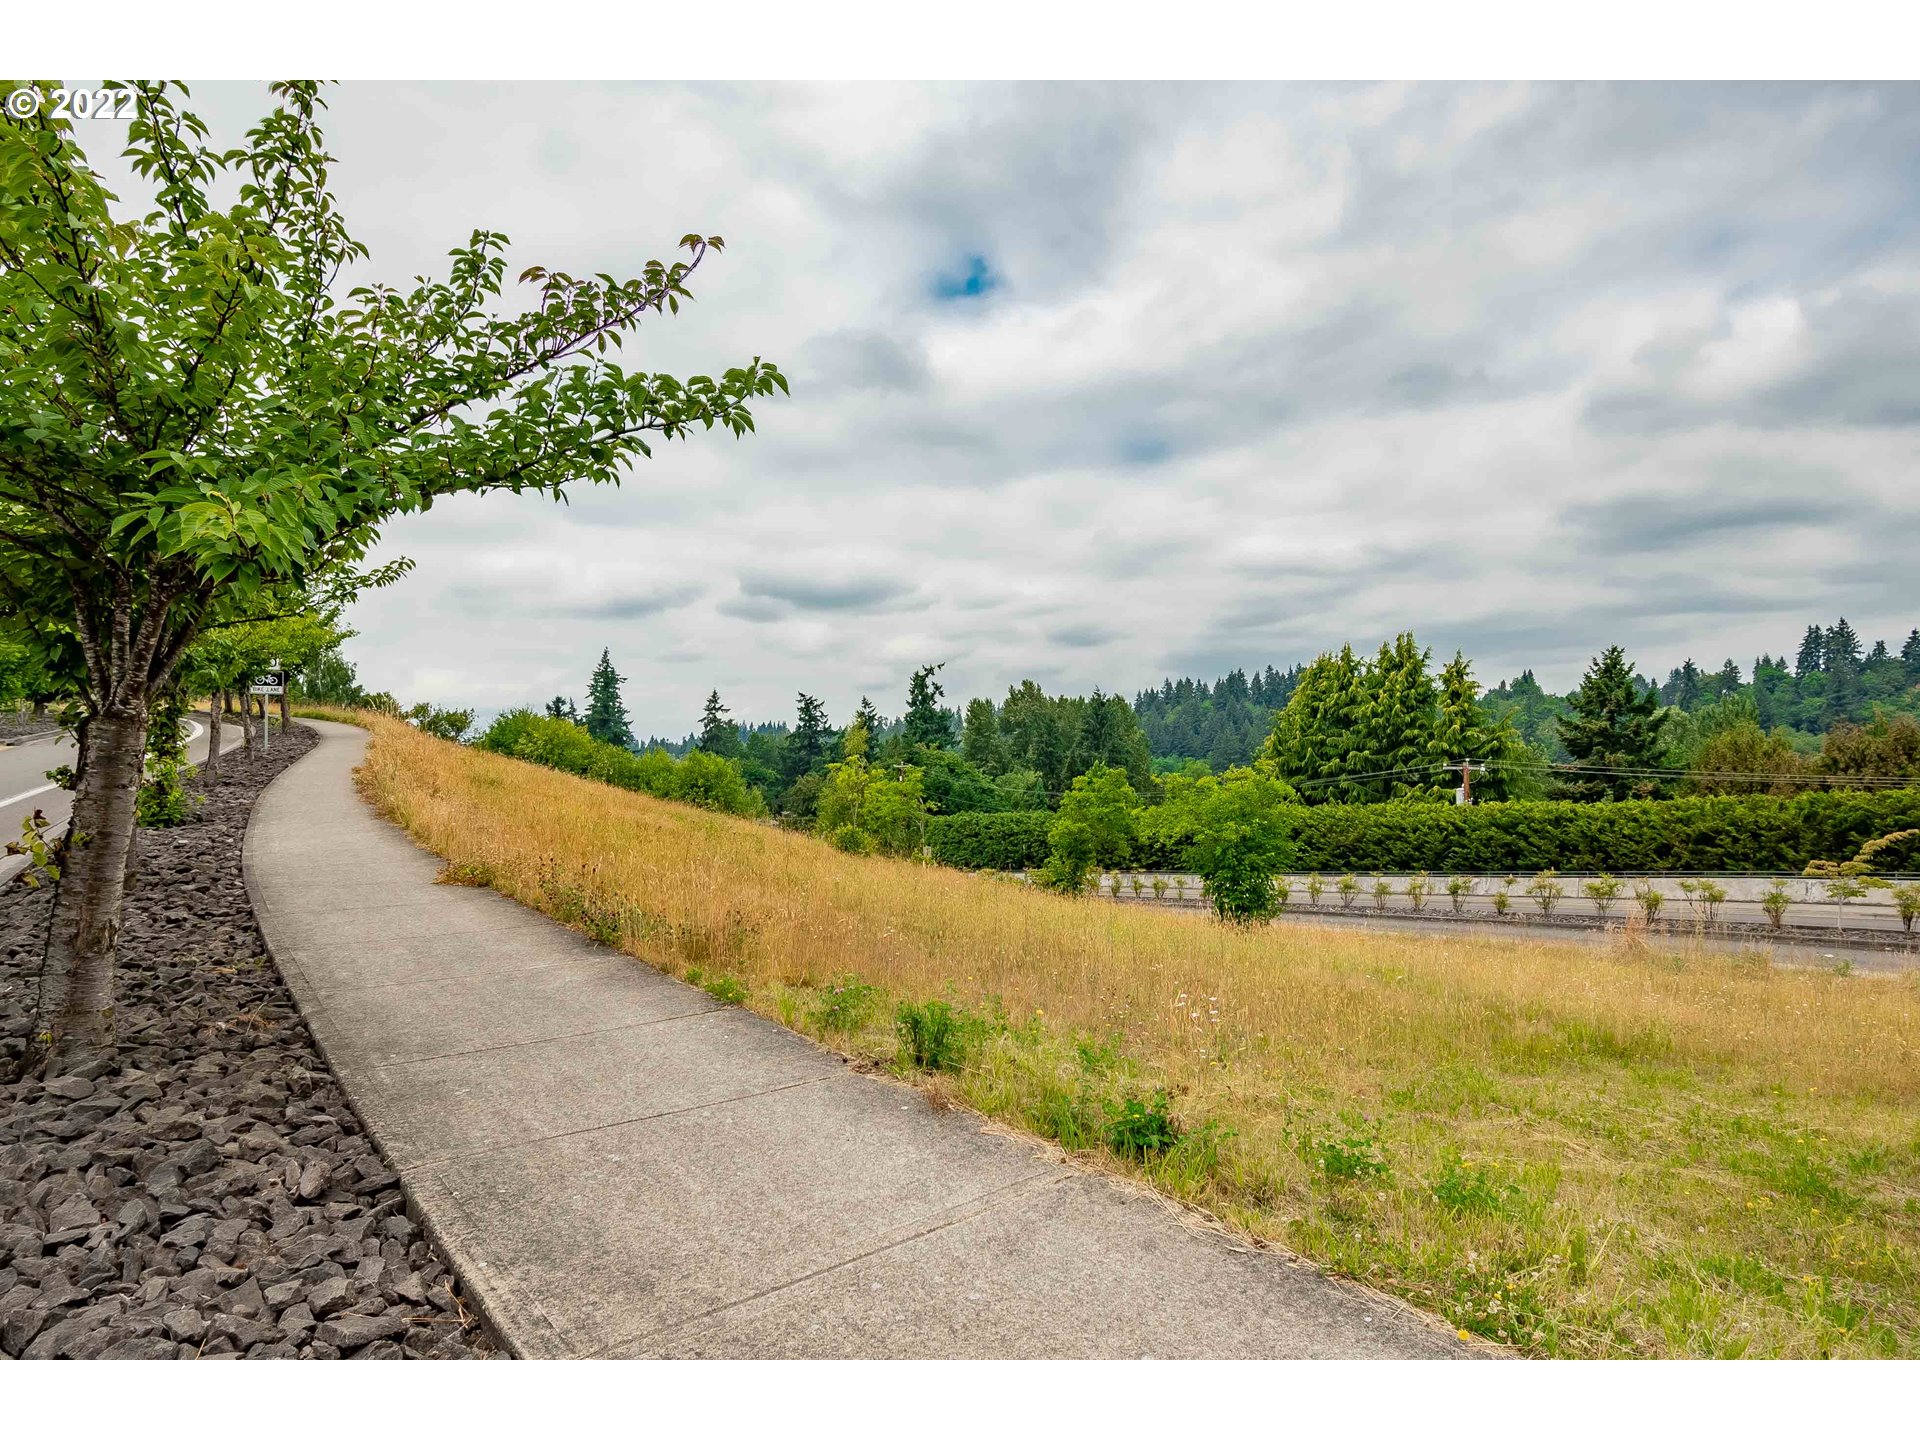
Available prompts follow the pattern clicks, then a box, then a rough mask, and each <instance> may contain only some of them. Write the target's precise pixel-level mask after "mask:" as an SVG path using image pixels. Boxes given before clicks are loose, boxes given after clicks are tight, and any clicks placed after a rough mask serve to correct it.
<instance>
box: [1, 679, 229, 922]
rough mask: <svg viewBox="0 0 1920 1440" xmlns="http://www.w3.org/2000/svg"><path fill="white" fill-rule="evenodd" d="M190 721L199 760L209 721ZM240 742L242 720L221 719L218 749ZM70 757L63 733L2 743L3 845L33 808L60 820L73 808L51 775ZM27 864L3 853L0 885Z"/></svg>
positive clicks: (190, 748) (190, 752)
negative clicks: (228, 720)
mask: <svg viewBox="0 0 1920 1440" xmlns="http://www.w3.org/2000/svg"><path fill="white" fill-rule="evenodd" d="M186 724H187V758H188V759H189V760H191V761H193V762H194V763H196V764H198V763H199V762H200V761H202V760H205V759H206V758H207V724H206V721H205V720H204V719H203V718H200V717H197V716H196V717H194V718H191V719H189V720H188V721H187V722H186ZM239 743H240V726H239V724H238V723H237V722H233V723H229V724H226V725H223V726H222V727H221V730H220V753H221V754H223V755H224V754H226V753H227V752H228V751H230V750H232V749H233V748H234V747H235V746H237V745H238V744H239ZM72 763H73V739H72V737H71V736H69V735H67V734H65V733H60V734H56V735H50V736H48V737H47V738H45V739H43V740H30V741H28V742H26V743H25V744H22V745H6V746H0V845H3V844H4V843H5V842H6V841H9V840H17V839H19V838H20V826H21V824H22V823H23V822H24V821H25V820H26V818H27V817H28V816H29V815H31V814H32V813H33V812H34V811H35V810H41V811H44V812H45V813H46V816H47V818H48V819H49V820H51V821H53V822H54V824H56V825H58V824H62V823H64V822H65V820H66V818H67V816H68V814H69V813H70V812H71V811H72V809H73V792H71V791H69V790H62V789H60V788H59V787H58V786H56V785H55V784H54V783H53V782H52V781H51V780H49V779H47V771H49V770H51V769H53V767H54V766H56V765H71V764H72ZM25 867H26V859H25V857H23V856H19V855H0V885H4V884H5V883H6V882H7V881H9V880H11V879H12V878H13V877H14V875H16V874H17V873H18V872H19V871H21V870H22V869H24V868H25Z"/></svg>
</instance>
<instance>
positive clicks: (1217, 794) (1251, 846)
mask: <svg viewBox="0 0 1920 1440" xmlns="http://www.w3.org/2000/svg"><path fill="white" fill-rule="evenodd" d="M1299 798H1300V797H1299V795H1298V794H1297V793H1296V792H1295V791H1294V789H1293V787H1292V786H1290V785H1288V784H1287V783H1286V782H1285V781H1283V780H1277V779H1274V778H1273V777H1272V776H1270V775H1264V774H1261V773H1259V772H1258V771H1257V770H1254V769H1249V768H1245V767H1242V768H1237V769H1233V770H1229V771H1228V772H1227V773H1226V774H1225V775H1223V776H1221V777H1220V778H1218V779H1215V778H1214V777H1213V776H1211V775H1209V776H1205V777H1202V778H1201V779H1200V780H1199V781H1198V782H1197V783H1196V785H1195V787H1194V793H1193V795H1192V796H1191V797H1190V798H1189V800H1188V802H1187V809H1188V813H1189V816H1190V821H1189V824H1190V826H1191V831H1190V833H1191V835H1192V839H1191V841H1190V843H1189V845H1188V849H1187V860H1188V863H1189V864H1190V865H1192V866H1193V868H1194V869H1195V871H1197V872H1198V873H1199V875H1200V878H1201V881H1202V883H1203V885H1204V888H1205V892H1206V896H1207V898H1208V899H1209V900H1211V901H1212V902H1213V909H1214V913H1215V914H1216V915H1218V916H1219V917H1220V918H1221V919H1222V920H1226V921H1230V922H1232V923H1234V924H1241V925H1246V924H1252V923H1254V922H1255V921H1259V920H1269V919H1271V918H1273V916H1275V915H1276V914H1278V913H1279V911H1280V907H1281V903H1282V899H1281V894H1280V890H1279V887H1278V885H1277V884H1276V877H1277V876H1279V875H1280V873H1281V872H1282V871H1284V870H1285V869H1286V868H1287V866H1288V865H1289V863H1291V861H1292V857H1293V846H1292V842H1291V838H1290V837H1291V833H1292V832H1291V826H1290V825H1289V824H1288V820H1287V817H1288V814H1289V807H1292V806H1295V805H1297V804H1298V803H1299ZM1294 813H1297V812H1294Z"/></svg>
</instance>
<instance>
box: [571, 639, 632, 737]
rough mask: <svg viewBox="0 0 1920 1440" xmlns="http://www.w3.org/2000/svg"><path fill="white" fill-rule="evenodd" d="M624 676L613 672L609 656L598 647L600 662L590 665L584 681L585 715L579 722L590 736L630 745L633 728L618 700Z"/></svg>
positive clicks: (624, 708) (624, 707)
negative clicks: (590, 674) (589, 672)
mask: <svg viewBox="0 0 1920 1440" xmlns="http://www.w3.org/2000/svg"><path fill="white" fill-rule="evenodd" d="M625 678H626V677H625V676H622V675H616V674H615V673H614V670H613V660H612V657H611V656H610V655H609V654H608V653H607V652H606V651H605V650H602V651H601V652H600V663H599V664H598V665H596V666H594V667H593V678H592V679H590V680H588V681H587V715H586V720H585V721H584V722H583V723H584V724H585V725H586V727H587V733H588V734H589V735H591V736H593V738H594V739H596V740H602V741H605V742H606V743H607V744H609V745H623V746H625V747H627V748H628V749H631V748H633V731H632V729H631V728H629V726H628V725H627V707H626V706H624V705H622V704H621V703H620V682H621V681H622V680H623V679H625Z"/></svg>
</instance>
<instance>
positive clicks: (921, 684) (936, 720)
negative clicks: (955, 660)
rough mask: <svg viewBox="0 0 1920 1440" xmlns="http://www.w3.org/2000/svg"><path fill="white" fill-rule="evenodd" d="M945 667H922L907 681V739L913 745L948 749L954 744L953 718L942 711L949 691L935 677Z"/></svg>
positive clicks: (905, 733)
mask: <svg viewBox="0 0 1920 1440" xmlns="http://www.w3.org/2000/svg"><path fill="white" fill-rule="evenodd" d="M945 668H946V667H945V666H944V665H922V666H921V667H920V668H919V669H918V670H916V671H914V672H913V678H912V679H911V680H909V681H908V682H907V716H906V730H905V732H904V737H903V738H904V739H905V740H906V743H907V744H908V745H910V746H920V745H924V746H926V747H928V748H929V749H934V750H946V749H950V748H951V747H952V745H953V717H952V716H950V715H948V714H947V712H946V711H945V710H944V709H942V708H941V705H940V699H941V697H942V696H943V695H945V694H946V693H947V692H946V691H945V689H944V688H942V686H941V684H940V682H939V681H938V680H936V679H934V678H933V677H934V676H935V675H937V674H938V673H939V672H940V671H941V670H943V669H945Z"/></svg>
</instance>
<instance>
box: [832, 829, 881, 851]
mask: <svg viewBox="0 0 1920 1440" xmlns="http://www.w3.org/2000/svg"><path fill="white" fill-rule="evenodd" d="M827 843H828V844H830V845H832V846H833V848H834V849H836V850H844V851H846V853H847V854H849V855H871V854H872V853H873V849H874V846H873V836H871V835H869V834H868V833H867V832H866V831H864V830H862V829H861V828H860V827H859V826H858V825H841V826H838V827H837V828H836V829H835V830H834V831H833V833H832V834H830V835H828V836H827Z"/></svg>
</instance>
